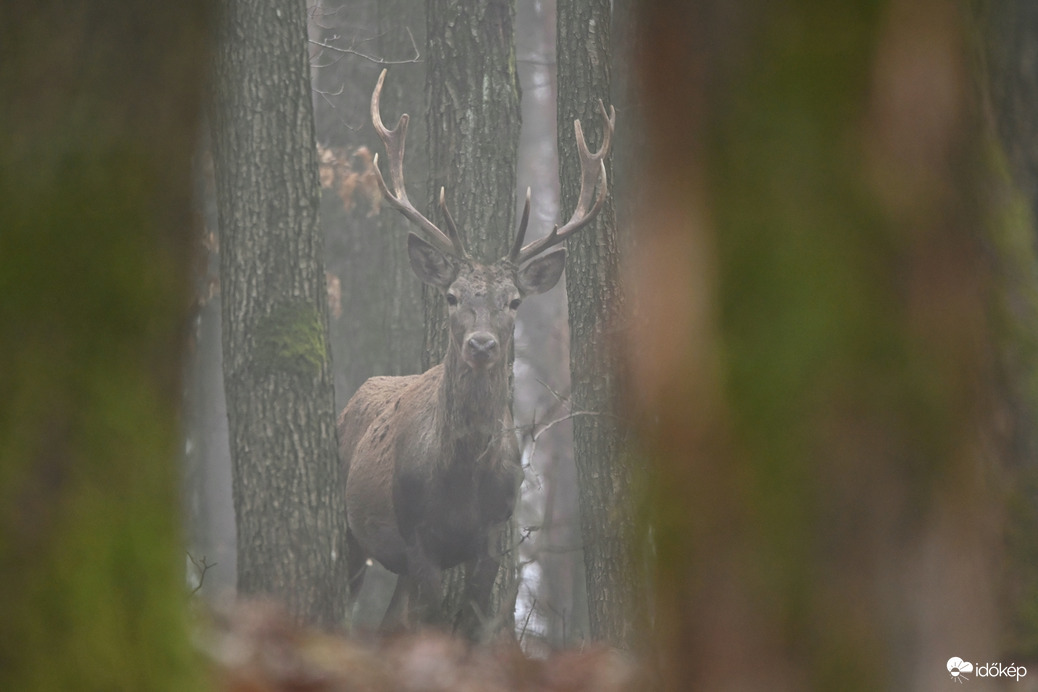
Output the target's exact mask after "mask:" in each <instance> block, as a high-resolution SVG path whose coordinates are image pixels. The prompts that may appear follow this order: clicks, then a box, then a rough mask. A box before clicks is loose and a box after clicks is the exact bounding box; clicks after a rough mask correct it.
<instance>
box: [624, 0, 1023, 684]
mask: <svg viewBox="0 0 1038 692" xmlns="http://www.w3.org/2000/svg"><path fill="white" fill-rule="evenodd" d="M640 14H641V17H640V18H639V25H640V29H641V30H642V31H643V32H644V33H643V35H642V38H641V41H640V46H641V47H640V53H639V57H638V75H639V77H638V82H639V83H640V84H641V87H642V91H641V94H642V97H643V98H645V99H646V109H645V112H646V113H647V114H649V117H650V118H651V121H652V122H651V128H650V132H649V134H650V140H649V147H648V152H647V153H648V159H649V160H648V166H647V170H648V171H650V172H651V174H652V175H651V178H648V179H647V184H646V187H647V188H648V193H649V194H648V197H649V202H648V204H647V207H646V208H648V209H652V211H653V214H652V217H651V218H649V219H645V220H644V223H643V224H641V226H640V228H639V242H638V245H639V257H638V261H637V262H636V263H635V264H634V268H633V270H632V272H633V275H635V276H637V277H638V283H639V291H638V293H637V295H639V296H641V297H644V299H643V300H642V301H641V303H640V305H639V307H640V314H638V315H637V318H639V319H640V320H642V324H640V325H638V326H637V328H635V329H633V330H631V332H630V339H629V341H628V346H629V349H630V352H631V354H632V358H631V372H632V377H631V381H632V383H633V385H634V386H635V388H636V392H637V396H636V397H635V400H636V401H638V402H639V404H640V411H641V421H642V425H643V432H644V439H645V440H646V441H647V445H648V450H649V452H650V455H651V460H652V467H653V471H654V480H653V487H652V492H651V497H650V500H651V501H650V515H651V519H652V521H653V524H652V528H653V536H654V539H655V546H656V549H657V552H658V556H659V560H658V565H657V577H656V579H655V584H654V594H655V599H656V609H655V617H656V626H657V628H658V630H659V632H660V635H661V653H662V661H663V670H662V673H663V678H664V680H665V683H666V687H667V688H668V689H720V688H725V689H736V688H738V689H761V690H764V689H768V690H800V689H843V690H857V689H860V690H876V689H940V688H942V687H946V686H947V685H949V684H950V681H949V678H948V671H947V670H946V669H945V662H946V661H947V660H948V658H949V657H950V656H962V657H964V658H967V657H971V656H974V657H988V656H990V657H991V659H990V660H1000V652H999V651H998V650H997V646H998V632H999V623H998V619H997V615H996V612H995V611H996V609H995V608H994V598H993V594H994V592H995V588H994V587H995V579H996V577H995V576H994V574H993V572H994V571H995V570H997V568H998V566H999V565H1000V564H1001V556H1000V555H999V546H1000V545H1001V536H1000V535H999V534H998V532H997V517H998V514H997V513H996V512H992V511H991V501H990V498H989V497H988V496H987V488H988V487H989V478H988V476H987V473H988V472H989V468H988V466H987V465H985V463H984V462H985V461H986V459H985V451H986V450H985V449H984V445H983V442H984V441H983V439H982V438H981V436H980V431H981V430H982V429H983V428H984V425H985V424H986V423H990V420H989V419H988V418H987V416H986V414H985V413H984V408H983V407H984V406H985V405H987V404H988V403H989V402H990V401H991V397H992V391H991V371H990V368H989V366H990V363H991V356H992V353H991V346H992V335H991V332H990V322H989V315H988V314H987V313H986V310H987V308H988V306H989V303H988V301H989V300H990V298H991V296H992V293H991V290H990V284H989V282H988V281H987V271H986V269H985V267H984V266H983V265H984V260H985V255H984V253H983V252H982V248H981V245H980V243H979V242H978V237H979V236H978V229H980V228H983V226H984V224H985V222H986V221H987V217H986V214H985V209H983V208H982V207H981V206H980V205H979V204H978V199H980V195H979V194H978V190H980V189H981V183H982V182H983V176H984V172H985V171H986V170H989V169H988V168H987V167H986V166H985V164H984V160H983V159H982V157H981V156H980V153H981V149H980V147H979V146H978V142H979V139H978V132H979V128H978V123H977V118H976V113H977V109H976V108H975V105H974V102H973V101H972V100H971V84H972V79H971V75H970V74H969V72H968V65H969V62H970V61H969V59H968V57H967V55H966V53H965V45H966V41H965V31H964V28H963V26H962V17H963V12H962V8H961V6H960V5H959V4H958V3H955V2H948V1H944V0H926V1H924V2H919V0H888V1H886V2H878V3H850V4H848V3H841V4H840V5H839V6H837V5H826V4H824V3H823V4H819V3H814V2H803V1H797V2H787V3H781V4H776V3H769V2H759V1H758V2H754V1H751V0H747V1H744V2H737V3H732V2H727V1H726V2H706V3H695V4H688V5H683V6H681V7H680V8H678V7H677V6H676V5H675V4H673V3H666V2H652V1H650V2H645V3H643V4H642V6H641V10H640ZM677 75H680V77H676V76H677ZM650 296H651V300H650V299H648V298H649V297H650ZM968 652H978V653H976V654H974V653H968ZM979 652H984V653H979ZM972 660H980V659H978V658H973V659H972ZM985 660H988V659H985ZM1010 660H1011V659H1010ZM1008 662H1009V660H1007V661H1006V663H1007V664H1008Z"/></svg>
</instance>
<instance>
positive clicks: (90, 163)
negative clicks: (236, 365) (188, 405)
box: [0, 1, 210, 692]
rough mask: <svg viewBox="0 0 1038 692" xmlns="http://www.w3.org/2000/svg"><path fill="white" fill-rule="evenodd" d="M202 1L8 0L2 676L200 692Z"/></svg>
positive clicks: (0, 262)
mask: <svg viewBox="0 0 1038 692" xmlns="http://www.w3.org/2000/svg"><path fill="white" fill-rule="evenodd" d="M207 5H208V3H205V2H193V1H189V2H185V3H177V4H175V5H154V4H152V3H125V4H119V5H118V6H116V5H103V6H102V5H98V4H97V3H92V2H63V3H52V2H43V3H27V4H23V3H6V4H5V5H4V6H3V7H2V8H0V92H2V93H3V98H2V99H0V130H2V131H3V133H4V134H3V137H0V229H2V230H0V320H2V322H3V325H4V326H3V329H0V354H2V358H3V363H4V365H3V368H0V387H2V390H3V392H4V395H3V397H2V400H0V613H2V616H0V688H2V689H4V690H21V691H23V692H32V691H35V690H40V691H41V692H42V691H43V690H126V691H127V692H128V691H130V690H135V691H147V690H169V691H173V690H195V689H200V686H201V685H202V684H203V683H202V680H201V677H200V675H199V674H198V671H197V669H196V662H195V660H194V655H193V654H192V650H191V646H190V644H189V640H188V626H187V625H188V623H187V599H186V596H187V594H186V592H185V587H184V564H185V556H184V552H183V551H184V547H183V545H182V543H181V541H180V526H179V521H178V517H179V512H178V509H179V506H180V503H179V490H180V483H179V474H178V468H179V455H180V445H179V443H178V435H179V432H180V430H179V426H178V419H179V412H178V403H179V401H180V397H181V388H180V378H181V365H182V361H181V352H182V347H183V345H184V340H183V337H184V324H185V321H186V319H187V317H188V315H187V308H188V305H189V303H190V298H189V282H188V269H189V261H190V256H191V252H190V248H191V241H192V238H193V231H192V219H191V209H190V204H189V200H190V194H191V185H190V173H191V166H190V155H191V153H192V152H193V151H194V150H195V145H196V142H197V134H198V133H197V127H198V122H199V114H200V110H201V103H200V96H201V92H202V85H203V83H204V77H205V76H204V70H205V67H206V61H207V59H208V56H209V45H208V38H209V25H210V13H209V12H208V10H207Z"/></svg>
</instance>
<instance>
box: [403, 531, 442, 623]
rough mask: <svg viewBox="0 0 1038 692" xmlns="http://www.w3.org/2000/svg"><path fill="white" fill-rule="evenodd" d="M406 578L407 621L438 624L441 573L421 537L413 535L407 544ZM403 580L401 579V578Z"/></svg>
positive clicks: (440, 606)
mask: <svg viewBox="0 0 1038 692" xmlns="http://www.w3.org/2000/svg"><path fill="white" fill-rule="evenodd" d="M406 551H407V553H406V554H407V576H408V579H407V580H406V581H407V582H408V583H409V585H410V587H411V588H410V594H409V596H410V597H409V601H410V603H409V605H410V607H409V609H408V610H409V618H408V620H410V621H412V622H417V623H425V624H433V625H435V624H440V623H441V622H442V620H443V613H442V612H441V611H442V607H443V603H442V602H443V595H442V593H441V591H442V584H441V571H440V568H439V567H437V566H436V565H435V564H434V563H433V561H432V560H431V559H430V558H429V556H428V554H427V553H426V551H425V549H424V548H423V546H422V540H421V537H420V536H418V535H417V534H415V535H413V537H412V540H411V541H409V542H408V543H407V548H406ZM401 580H403V577H401Z"/></svg>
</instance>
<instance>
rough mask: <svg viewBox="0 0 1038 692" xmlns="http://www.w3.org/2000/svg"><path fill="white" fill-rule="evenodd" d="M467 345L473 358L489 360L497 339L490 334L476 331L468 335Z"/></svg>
mask: <svg viewBox="0 0 1038 692" xmlns="http://www.w3.org/2000/svg"><path fill="white" fill-rule="evenodd" d="M468 346H469V353H470V354H471V355H472V356H473V357H474V358H479V359H483V360H489V359H490V358H491V357H493V355H494V352H495V351H496V350H497V340H496V339H495V338H494V336H493V335H492V334H487V333H486V332H483V333H477V334H473V335H472V336H470V337H469V343H468Z"/></svg>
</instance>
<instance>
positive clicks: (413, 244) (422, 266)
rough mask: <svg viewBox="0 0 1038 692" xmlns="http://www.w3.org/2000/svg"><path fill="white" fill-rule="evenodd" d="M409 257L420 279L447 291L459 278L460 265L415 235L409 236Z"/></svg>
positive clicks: (412, 267) (409, 234)
mask: <svg viewBox="0 0 1038 692" xmlns="http://www.w3.org/2000/svg"><path fill="white" fill-rule="evenodd" d="M407 255H408V257H410V258H411V269H412V270H413V271H414V273H415V274H417V275H418V278H419V279H421V280H422V281H424V282H425V283H427V284H429V285H430V286H436V287H437V288H442V289H444V290H446V289H447V288H449V287H450V285H451V284H452V283H454V279H456V278H458V264H457V263H456V262H455V261H454V259H453V258H452V257H448V256H447V255H445V254H443V253H442V252H440V251H439V250H437V249H436V248H434V247H433V246H432V245H430V244H429V243H427V242H426V241H424V240H422V239H421V238H419V237H418V236H416V235H415V234H414V233H408V234H407Z"/></svg>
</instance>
